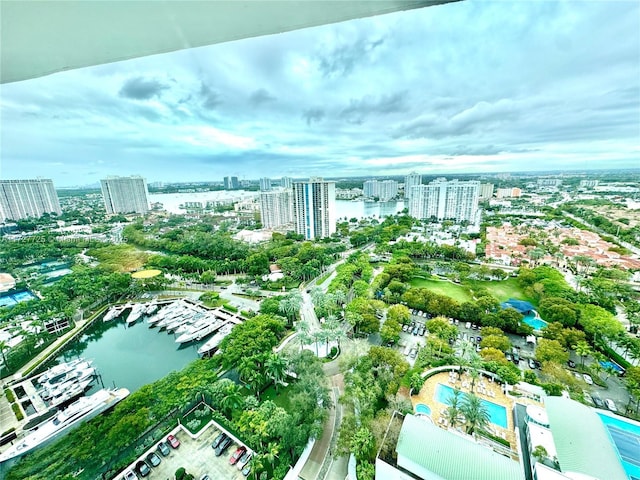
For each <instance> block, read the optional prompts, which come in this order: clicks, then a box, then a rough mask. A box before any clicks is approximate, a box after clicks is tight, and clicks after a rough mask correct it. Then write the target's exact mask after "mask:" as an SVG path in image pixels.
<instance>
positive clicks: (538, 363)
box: [533, 360, 542, 370]
mask: <svg viewBox="0 0 640 480" xmlns="http://www.w3.org/2000/svg"><path fill="white" fill-rule="evenodd" d="M533 362H534V363H535V364H536V368H537V369H538V370H542V363H540V362H539V361H538V360H534V361H533Z"/></svg>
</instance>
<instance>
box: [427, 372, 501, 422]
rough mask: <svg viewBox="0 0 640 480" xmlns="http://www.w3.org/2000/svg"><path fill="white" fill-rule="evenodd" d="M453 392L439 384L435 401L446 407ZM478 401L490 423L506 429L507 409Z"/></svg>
mask: <svg viewBox="0 0 640 480" xmlns="http://www.w3.org/2000/svg"><path fill="white" fill-rule="evenodd" d="M453 390H454V389H453V388H451V387H450V386H448V385H443V384H442V383H439V384H438V386H437V387H436V400H438V401H439V402H440V403H444V404H445V405H447V401H448V400H449V398H450V397H451V395H453ZM480 401H481V402H482V404H483V405H484V406H485V407H487V410H488V411H489V420H490V421H491V423H493V424H494V425H498V426H499V427H502V428H507V409H506V408H505V407H504V406H503V405H498V404H497V403H493V402H490V401H488V400H485V399H483V398H481V399H480ZM416 411H417V405H416Z"/></svg>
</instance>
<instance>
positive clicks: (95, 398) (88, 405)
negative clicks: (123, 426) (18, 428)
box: [0, 388, 129, 463]
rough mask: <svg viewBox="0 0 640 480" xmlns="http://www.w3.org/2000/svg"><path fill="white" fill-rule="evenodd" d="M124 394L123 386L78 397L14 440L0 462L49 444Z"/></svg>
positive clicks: (125, 392) (0, 455)
mask: <svg viewBox="0 0 640 480" xmlns="http://www.w3.org/2000/svg"><path fill="white" fill-rule="evenodd" d="M127 395H129V390H127V389H126V388H121V389H119V390H105V389H103V390H99V391H97V392H96V393H94V394H93V395H90V396H88V397H81V398H79V399H78V400H76V401H75V402H73V403H72V404H71V405H69V406H68V407H67V408H65V409H64V410H62V411H60V412H58V413H56V414H55V416H54V417H53V418H52V419H51V420H49V421H47V422H45V423H43V424H41V425H40V426H39V427H38V429H37V430H34V431H32V432H31V433H30V434H29V435H27V436H26V437H24V438H22V439H20V440H17V441H16V443H15V445H13V446H12V447H11V448H9V449H8V450H6V451H4V452H3V453H2V454H0V463H3V462H6V461H7V460H10V459H12V458H17V457H21V456H22V455H24V454H25V453H28V452H30V451H32V450H34V449H35V448H37V447H39V446H41V445H46V444H47V443H50V442H51V441H52V440H54V439H56V438H59V437H61V436H62V435H64V434H65V433H67V432H68V431H69V430H72V429H73V428H76V427H78V426H79V425H80V424H82V423H83V422H86V421H87V420H89V419H91V418H93V417H95V416H96V415H99V414H101V413H102V412H104V411H105V410H108V409H109V408H111V407H113V406H114V405H115V404H116V403H118V402H119V401H120V400H122V399H123V398H125V397H126V396H127Z"/></svg>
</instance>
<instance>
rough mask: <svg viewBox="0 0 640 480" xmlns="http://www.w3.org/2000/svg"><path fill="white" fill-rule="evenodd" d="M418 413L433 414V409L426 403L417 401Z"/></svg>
mask: <svg viewBox="0 0 640 480" xmlns="http://www.w3.org/2000/svg"><path fill="white" fill-rule="evenodd" d="M416 413H424V414H425V415H431V409H430V408H429V406H428V405H425V404H424V403H416Z"/></svg>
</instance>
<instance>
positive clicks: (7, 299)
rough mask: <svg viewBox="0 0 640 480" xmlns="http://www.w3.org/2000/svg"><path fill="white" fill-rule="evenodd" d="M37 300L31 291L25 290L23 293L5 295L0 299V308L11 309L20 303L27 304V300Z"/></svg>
mask: <svg viewBox="0 0 640 480" xmlns="http://www.w3.org/2000/svg"><path fill="white" fill-rule="evenodd" d="M34 298H36V296H35V295H34V294H33V293H31V292H30V291H29V290H25V291H22V292H17V293H13V294H11V295H5V296H3V297H0V307H10V306H12V305H15V304H16V303H19V302H26V301H27V300H31V299H34Z"/></svg>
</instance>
